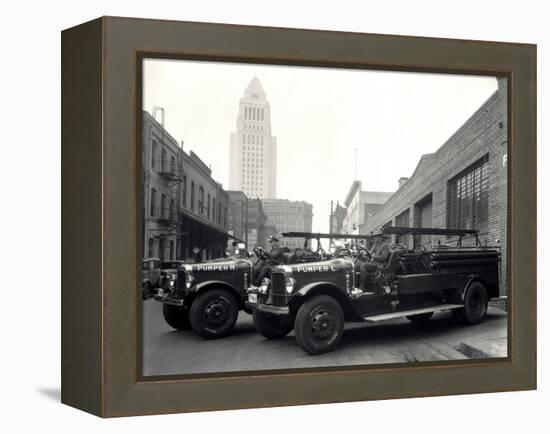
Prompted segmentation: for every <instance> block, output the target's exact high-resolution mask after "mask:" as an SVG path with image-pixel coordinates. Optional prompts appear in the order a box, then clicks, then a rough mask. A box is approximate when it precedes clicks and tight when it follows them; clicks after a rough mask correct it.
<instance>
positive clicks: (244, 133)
mask: <svg viewBox="0 0 550 434" xmlns="http://www.w3.org/2000/svg"><path fill="white" fill-rule="evenodd" d="M229 189H230V190H240V191H243V192H244V193H245V194H246V195H247V196H248V197H249V198H256V197H258V198H260V199H266V198H267V199H275V198H276V197H277V140H276V138H275V137H274V136H272V135H271V109H270V107H269V102H268V101H267V99H266V95H265V92H264V89H263V87H262V84H261V83H260V80H259V79H258V77H254V78H253V79H252V81H251V82H250V83H249V85H248V86H247V88H246V89H245V91H244V95H243V97H242V98H241V100H240V102H239V114H238V116H237V127H236V131H235V132H233V133H231V137H230V150H229Z"/></svg>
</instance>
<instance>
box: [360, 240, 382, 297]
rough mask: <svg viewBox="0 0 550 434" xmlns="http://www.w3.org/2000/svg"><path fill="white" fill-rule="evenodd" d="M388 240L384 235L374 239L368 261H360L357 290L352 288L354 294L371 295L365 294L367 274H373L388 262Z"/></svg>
mask: <svg viewBox="0 0 550 434" xmlns="http://www.w3.org/2000/svg"><path fill="white" fill-rule="evenodd" d="M389 240H390V238H389V237H388V236H387V235H385V234H380V235H378V236H377V237H376V238H375V239H374V245H373V247H372V249H371V251H370V252H369V254H370V260H362V261H361V263H360V265H359V271H360V275H359V288H354V289H355V291H356V292H360V293H361V294H372V293H370V292H366V288H365V286H366V282H367V274H368V273H375V272H376V271H378V270H379V269H380V268H382V267H384V266H385V265H386V263H387V262H388V259H389V257H390V245H389Z"/></svg>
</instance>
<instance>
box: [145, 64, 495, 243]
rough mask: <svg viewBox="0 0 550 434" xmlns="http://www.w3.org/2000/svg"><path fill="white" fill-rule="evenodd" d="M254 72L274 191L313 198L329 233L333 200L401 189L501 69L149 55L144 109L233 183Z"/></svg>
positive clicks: (319, 223)
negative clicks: (232, 166)
mask: <svg viewBox="0 0 550 434" xmlns="http://www.w3.org/2000/svg"><path fill="white" fill-rule="evenodd" d="M254 76H257V77H258V78H259V80H260V82H261V83H262V86H263V88H264V91H265V92H266V95H267V100H268V101H269V104H270V106H271V128H272V135H274V136H276V137H277V146H278V159H277V165H278V174H277V196H278V198H282V199H290V200H305V201H307V202H309V203H311V204H313V214H314V217H313V231H314V232H317V231H320V232H326V231H328V222H329V214H330V201H331V200H333V201H334V203H336V202H337V201H339V202H340V203H343V202H344V199H345V197H346V194H347V192H348V190H349V188H350V186H351V183H352V182H353V180H354V179H358V180H360V181H362V187H363V190H370V191H388V192H391V191H395V190H397V186H398V179H399V178H401V177H409V176H410V175H412V173H413V172H414V169H415V168H416V165H417V164H418V161H419V159H420V157H421V156H422V155H423V154H427V153H431V152H434V151H436V150H437V149H438V148H439V147H440V146H441V145H443V144H444V143H445V141H446V140H447V139H448V138H449V137H450V136H451V135H452V134H453V133H454V132H455V131H456V130H457V129H458V128H460V126H461V125H462V124H463V123H464V122H465V121H466V120H467V119H468V118H469V117H470V116H471V115H472V114H473V113H474V112H475V111H476V110H477V109H478V108H479V106H481V105H482V104H483V103H484V102H485V101H486V100H487V99H488V98H489V97H490V96H491V95H492V94H493V92H494V91H495V90H496V89H497V81H496V78H495V77H481V76H466V75H447V74H428V73H412V72H389V71H368V70H356V69H354V70H352V69H336V68H313V67H295V66H274V65H259V64H238V63H225V62H204V61H182V60H162V59H146V60H144V64H143V109H144V110H146V111H148V112H149V113H152V110H153V107H163V108H164V111H165V128H166V130H167V131H168V132H169V133H170V134H171V135H172V136H173V137H174V138H175V139H176V140H178V141H179V142H181V141H183V149H184V150H185V151H186V152H189V151H191V150H192V151H194V152H196V153H197V154H198V155H199V157H200V158H201V159H202V160H203V161H204V162H205V163H206V164H208V165H209V166H210V167H211V168H212V177H213V178H214V179H216V180H217V181H218V182H221V183H222V184H223V185H224V186H225V187H226V188H227V187H228V185H229V182H228V181H229V165H228V160H229V137H230V133H231V132H234V131H235V129H236V122H237V114H238V111H239V100H240V98H242V97H243V94H244V90H245V88H246V86H247V85H248V84H249V82H250V81H251V80H252V79H253V78H254Z"/></svg>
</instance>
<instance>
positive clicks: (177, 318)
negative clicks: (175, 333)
mask: <svg viewBox="0 0 550 434" xmlns="http://www.w3.org/2000/svg"><path fill="white" fill-rule="evenodd" d="M162 315H163V316H164V320H165V321H166V322H167V323H168V325H169V326H170V327H172V328H175V329H176V330H188V329H189V328H190V325H189V310H188V309H186V308H184V307H183V306H172V305H171V304H163V305H162Z"/></svg>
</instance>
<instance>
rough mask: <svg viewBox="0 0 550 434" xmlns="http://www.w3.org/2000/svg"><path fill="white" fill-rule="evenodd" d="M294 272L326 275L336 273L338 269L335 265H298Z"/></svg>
mask: <svg viewBox="0 0 550 434" xmlns="http://www.w3.org/2000/svg"><path fill="white" fill-rule="evenodd" d="M293 270H294V271H297V272H298V273H326V272H329V271H336V268H335V267H334V266H333V265H298V266H297V267H294V269H293Z"/></svg>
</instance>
